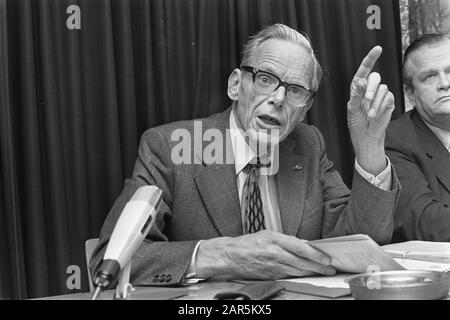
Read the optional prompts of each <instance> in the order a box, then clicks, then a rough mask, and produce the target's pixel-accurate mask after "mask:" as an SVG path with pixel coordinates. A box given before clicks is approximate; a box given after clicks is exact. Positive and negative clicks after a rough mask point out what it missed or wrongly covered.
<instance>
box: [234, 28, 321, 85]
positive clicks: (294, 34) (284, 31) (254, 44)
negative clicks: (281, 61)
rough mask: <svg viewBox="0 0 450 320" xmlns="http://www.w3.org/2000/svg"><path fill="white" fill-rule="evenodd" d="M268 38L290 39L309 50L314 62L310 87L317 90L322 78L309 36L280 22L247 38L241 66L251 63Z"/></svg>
mask: <svg viewBox="0 0 450 320" xmlns="http://www.w3.org/2000/svg"><path fill="white" fill-rule="evenodd" d="M269 39H279V40H286V41H291V42H293V43H296V44H299V45H301V46H302V47H304V48H305V49H307V50H308V51H309V53H310V54H311V58H312V60H313V62H314V74H313V77H312V79H311V89H312V90H315V91H317V90H318V89H319V85H320V81H321V79H322V68H321V66H320V64H319V62H318V61H317V58H316V56H315V54H314V50H313V48H312V46H311V42H310V41H309V38H308V37H307V36H306V35H303V34H301V33H300V32H298V31H297V30H294V29H292V28H290V27H288V26H286V25H284V24H281V23H276V24H273V25H271V26H267V27H265V28H264V29H262V30H261V31H259V32H258V33H257V34H256V35H254V36H253V37H251V38H250V39H249V41H248V42H247V43H246V44H245V46H244V50H243V52H242V60H241V67H242V66H245V65H249V64H251V63H252V59H253V57H254V55H255V52H256V50H257V49H258V47H259V46H260V45H261V44H262V43H263V42H264V41H266V40H269Z"/></svg>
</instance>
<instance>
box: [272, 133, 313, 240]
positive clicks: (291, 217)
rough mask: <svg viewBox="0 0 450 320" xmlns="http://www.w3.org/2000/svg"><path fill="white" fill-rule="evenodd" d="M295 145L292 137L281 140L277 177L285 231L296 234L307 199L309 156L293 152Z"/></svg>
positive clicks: (282, 222) (282, 223)
mask: <svg viewBox="0 0 450 320" xmlns="http://www.w3.org/2000/svg"><path fill="white" fill-rule="evenodd" d="M294 146H295V142H294V141H293V140H292V139H291V138H287V139H286V140H285V141H283V142H281V144H280V163H279V170H278V174H277V178H276V179H277V190H278V206H279V208H280V216H281V225H282V227H283V233H285V234H288V235H294V236H295V235H297V233H298V230H299V229H300V224H301V221H302V216H303V209H304V203H305V199H306V189H307V188H306V182H307V176H306V173H307V172H308V168H307V166H308V161H307V158H308V157H307V156H301V155H298V154H295V153H293V152H292V150H293V148H294ZM294 168H295V169H294Z"/></svg>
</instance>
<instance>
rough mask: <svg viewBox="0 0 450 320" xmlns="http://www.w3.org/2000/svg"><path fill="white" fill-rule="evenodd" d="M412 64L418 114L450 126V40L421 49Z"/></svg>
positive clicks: (413, 95)
mask: <svg viewBox="0 0 450 320" xmlns="http://www.w3.org/2000/svg"><path fill="white" fill-rule="evenodd" d="M408 64H409V66H408V71H409V74H410V76H411V78H412V86H413V88H414V90H413V91H412V92H409V95H410V96H411V97H412V99H413V100H414V101H413V102H414V104H415V107H416V109H417V111H418V112H419V113H420V114H421V116H422V117H423V118H424V119H425V120H426V121H427V122H428V123H430V124H433V125H437V126H439V127H443V126H450V41H444V42H442V43H439V44H437V45H436V46H427V47H424V48H421V49H419V50H418V51H416V52H414V53H413V54H412V55H411V58H410V61H409V62H408ZM447 129H448V127H447Z"/></svg>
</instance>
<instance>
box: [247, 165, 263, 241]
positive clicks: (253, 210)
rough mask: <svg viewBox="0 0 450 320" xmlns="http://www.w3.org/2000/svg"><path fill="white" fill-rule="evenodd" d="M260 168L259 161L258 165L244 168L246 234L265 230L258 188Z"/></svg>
mask: <svg viewBox="0 0 450 320" xmlns="http://www.w3.org/2000/svg"><path fill="white" fill-rule="evenodd" d="M260 167H261V165H260V164H259V161H258V164H248V165H247V166H246V167H245V168H244V172H245V173H246V174H247V178H246V179H245V183H244V190H243V192H242V205H243V209H244V224H245V225H244V231H245V233H255V232H258V231H260V230H264V229H265V224H264V212H263V205H262V201H261V191H260V190H259V186H258V176H259V169H260Z"/></svg>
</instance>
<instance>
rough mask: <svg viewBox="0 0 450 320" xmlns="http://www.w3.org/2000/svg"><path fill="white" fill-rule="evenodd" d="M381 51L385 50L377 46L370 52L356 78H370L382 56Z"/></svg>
mask: <svg viewBox="0 0 450 320" xmlns="http://www.w3.org/2000/svg"><path fill="white" fill-rule="evenodd" d="M381 51H383V49H382V48H381V47H380V46H375V47H373V48H372V50H370V51H369V53H368V54H367V55H366V56H365V57H364V59H363V61H362V62H361V65H360V66H359V68H358V71H356V73H355V78H367V77H368V76H369V74H370V72H371V71H372V69H373V66H374V65H375V63H376V62H377V60H378V58H379V57H380V55H381Z"/></svg>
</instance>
